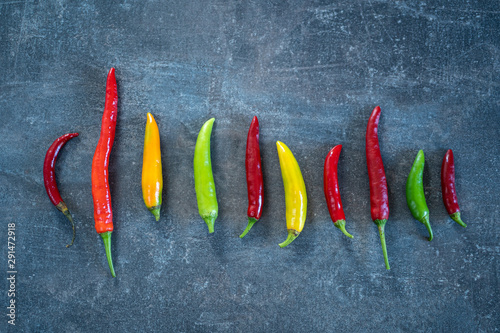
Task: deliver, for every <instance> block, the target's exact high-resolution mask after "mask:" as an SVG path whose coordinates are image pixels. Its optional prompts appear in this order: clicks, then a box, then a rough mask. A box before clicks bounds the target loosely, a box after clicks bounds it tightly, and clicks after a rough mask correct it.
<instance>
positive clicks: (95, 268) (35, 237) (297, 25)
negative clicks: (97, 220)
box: [0, 0, 500, 332]
mask: <svg viewBox="0 0 500 333" xmlns="http://www.w3.org/2000/svg"><path fill="white" fill-rule="evenodd" d="M499 34H500V3H499V2H498V1H481V2H476V1H461V0H456V1H419V2H416V1H391V0H380V1H377V0H372V1H369V0H367V1H364V0H348V1H336V2H329V1H319V0H318V1H307V2H302V1H281V0H267V1H244V0H241V1H217V0H209V1H184V0H174V1H159V0H156V1H140V0H129V1H127V0H124V1H106V2H104V1H90V0H89V1H76V2H75V1H65V0H59V1H53V0H43V1H39V0H34V1H12V0H2V1H0V112H1V124H0V138H1V139H0V140H1V142H0V156H1V158H0V188H1V191H0V216H1V218H0V219H1V221H2V227H1V230H0V245H1V248H2V255H1V259H0V267H1V270H3V271H4V273H2V274H1V275H3V276H5V275H6V271H7V260H6V258H7V246H6V244H7V226H6V224H7V223H10V222H15V223H16V259H17V261H16V268H17V271H18V275H17V295H16V302H17V303H16V305H17V321H16V326H15V327H12V326H10V325H7V319H8V318H7V317H6V316H5V314H6V313H7V310H6V309H5V308H6V306H7V302H8V299H7V295H6V292H2V293H1V296H0V302H1V306H0V308H1V309H3V310H1V311H0V312H1V315H0V322H1V323H0V331H2V332H7V331H8V332H14V331H16V332H17V331H19V332H21V331H24V332H97V331H103V332H127V331H129V332H141V331H143V332H146V331H157V332H158V331H163V332H334V331H335V332H369V331H382V332H394V331H411V332H438V331H439V332H459V331H460V332H495V331H498V330H500V315H499V313H500V306H499V304H500V303H499V299H500V283H499V272H500V266H499V263H500V261H499V258H500V231H499V230H500V229H499V228H498V223H499V222H500V220H499V216H500V202H499V196H498V188H499V187H500V182H499V180H498V176H499V168H498V165H499V162H500V160H499V157H498V156H499V154H500V145H499V139H498V138H499V136H500V123H499V121H500V111H499V108H500V89H499V88H500V38H499ZM111 66H115V67H116V73H117V80H118V90H119V98H120V99H119V116H118V125H117V134H116V141H115V147H114V149H113V152H112V154H111V162H110V165H111V166H110V179H111V186H112V188H111V190H112V198H113V208H114V221H115V232H114V233H113V246H112V251H113V256H114V263H115V269H116V273H117V277H116V278H115V279H112V278H111V277H110V274H109V270H108V266H107V264H106V258H105V255H104V248H103V245H102V241H101V239H100V237H99V236H98V235H97V234H96V232H95V230H94V227H93V223H94V222H93V206H92V197H91V186H90V172H91V160H92V156H93V153H94V150H95V146H96V143H97V139H98V135H99V131H100V124H101V115H102V111H103V105H104V91H105V81H106V74H107V71H108V70H109V68H110V67H111ZM376 105H381V107H382V118H381V123H380V143H381V147H382V157H383V159H384V163H385V170H386V173H387V178H388V184H389V189H390V193H389V198H390V209H391V216H390V219H389V222H388V224H387V228H386V231H387V243H388V252H389V259H390V262H391V266H392V269H391V270H390V271H386V270H385V268H384V263H383V258H382V251H381V248H380V243H379V238H378V233H377V230H376V227H375V225H374V224H373V223H372V222H371V219H370V208H369V190H368V177H367V172H366V161H365V154H364V149H365V146H364V135H365V128H366V123H367V119H368V116H369V114H370V112H371V110H372V109H373V107H374V106H376ZM148 111H149V112H152V113H153V114H154V115H155V117H156V119H157V122H158V124H159V128H160V134H161V141H162V157H163V168H164V175H165V190H164V202H163V208H162V218H161V220H160V222H158V223H155V222H154V220H153V216H152V215H151V214H149V212H148V211H147V210H146V208H145V206H144V203H143V201H142V196H141V187H140V177H141V167H142V145H143V136H144V125H145V119H146V118H145V115H146V112H148ZM253 115H257V116H258V117H259V119H260V123H261V150H262V159H263V170H264V180H265V205H264V213H263V218H262V219H261V221H260V222H259V224H257V225H255V226H254V228H253V229H252V231H251V232H250V233H249V234H248V236H247V237H246V238H245V239H243V240H241V239H239V238H238V235H239V234H240V233H241V232H242V231H243V229H244V228H245V225H246V206H247V194H246V182H245V169H244V157H245V152H244V149H245V141H246V134H247V130H248V126H249V125H250V121H251V118H252V117H253ZM209 117H215V118H216V122H215V127H214V131H213V135H212V160H213V165H214V176H215V181H216V187H217V195H218V200H219V207H220V210H219V216H220V217H219V218H218V219H217V221H216V226H215V230H216V231H215V234H214V235H208V234H207V227H206V225H205V224H204V223H203V221H202V220H201V218H200V217H199V216H198V210H197V205H196V198H195V192H194V181H193V176H192V157H193V151H194V145H195V140H196V136H197V133H198V131H199V129H200V127H201V125H202V124H203V122H204V121H205V120H207V119H208V118H209ZM72 131H78V132H80V137H79V138H76V139H73V140H72V141H70V142H69V143H68V144H67V145H66V147H65V148H64V149H63V151H62V153H61V155H60V158H59V161H58V165H57V168H56V172H57V176H58V183H59V186H60V191H61V194H62V197H63V198H64V199H65V201H66V203H67V204H68V206H69V208H70V210H71V212H72V213H73V215H74V219H75V221H76V224H77V238H76V242H75V245H74V246H73V247H71V248H69V249H66V248H65V247H64V245H65V244H67V242H68V241H69V240H70V237H71V228H70V226H69V224H68V222H67V221H66V220H65V218H64V216H63V215H62V214H60V213H59V212H58V211H57V210H56V209H55V208H54V207H53V206H52V205H51V203H50V202H49V199H48V198H47V195H46V193H45V190H44V187H43V178H42V163H43V159H44V156H45V152H46V149H47V148H48V147H49V145H50V144H51V143H52V141H53V140H54V139H55V138H56V137H58V136H60V135H62V134H63V133H67V132H72ZM276 140H281V141H283V142H285V143H286V144H287V145H288V146H289V147H290V148H291V150H292V151H293V152H294V154H295V156H296V158H297V160H298V162H299V165H300V167H301V169H302V172H303V175H304V178H305V183H306V187H307V191H308V198H309V205H308V215H307V221H306V226H305V228H304V230H303V233H302V234H301V236H300V237H299V238H298V239H297V240H296V241H295V242H294V243H293V244H292V245H290V246H289V247H288V248H286V249H280V248H279V247H278V245H277V244H278V243H279V242H281V241H283V240H284V239H285V237H286V230H285V206H284V204H285V203H284V193H283V185H282V180H281V174H280V170H279V161H278V156H277V153H276V147H275V141H276ZM336 144H343V146H344V149H343V151H342V154H341V158H340V164H339V173H340V186H341V194H342V199H343V203H344V207H345V212H346V215H347V229H348V230H349V231H350V232H351V233H352V234H353V235H354V237H355V238H354V239H353V240H350V239H347V238H346V237H345V236H343V235H342V234H341V232H340V231H339V230H337V229H336V228H334V227H333V225H332V223H331V221H330V217H329V215H328V211H327V207H326V204H325V199H324V195H323V189H322V173H323V163H324V158H325V156H326V154H327V152H328V150H329V149H330V148H331V147H332V146H333V145H336ZM448 148H452V149H453V150H454V152H455V163H456V168H457V189H458V194H459V200H460V204H461V209H462V211H463V218H464V220H465V221H466V223H468V225H469V227H468V228H467V229H463V228H461V227H460V226H458V225H457V224H455V223H454V222H452V221H451V219H449V218H448V216H447V213H446V211H445V208H444V206H443V204H442V199H441V189H440V165H441V160H442V158H443V156H444V153H445V152H446V150H447V149H448ZM419 149H423V150H424V151H425V154H426V168H425V173H424V177H425V179H424V183H425V193H426V197H427V202H428V205H429V208H430V210H431V223H432V226H433V229H434V233H435V239H434V240H433V241H432V242H428V241H427V240H426V236H427V234H426V230H425V228H424V226H423V225H422V224H420V223H418V222H417V221H415V220H414V219H413V218H412V216H411V214H410V212H409V210H408V208H407V206H406V200H405V194H404V188H405V182H406V176H407V174H408V172H409V170H410V167H411V164H412V162H413V159H414V157H415V155H416V153H417V151H418V150H419ZM7 287H8V285H7V282H6V280H5V279H4V283H3V284H2V288H7Z"/></svg>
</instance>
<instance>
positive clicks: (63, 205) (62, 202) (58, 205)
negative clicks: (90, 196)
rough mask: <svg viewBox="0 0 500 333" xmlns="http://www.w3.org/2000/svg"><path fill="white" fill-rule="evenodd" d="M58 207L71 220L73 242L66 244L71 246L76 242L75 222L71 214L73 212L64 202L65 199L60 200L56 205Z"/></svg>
mask: <svg viewBox="0 0 500 333" xmlns="http://www.w3.org/2000/svg"><path fill="white" fill-rule="evenodd" d="M56 208H57V209H59V210H60V211H61V212H62V213H63V214H64V216H66V217H67V218H68V220H69V221H70V222H71V227H72V228H73V238H72V239H71V243H70V244H68V245H66V247H70V246H71V245H73V243H74V242H75V222H73V217H72V216H71V213H70V212H69V209H68V207H67V206H66V204H65V203H64V201H61V202H59V203H58V204H57V205H56Z"/></svg>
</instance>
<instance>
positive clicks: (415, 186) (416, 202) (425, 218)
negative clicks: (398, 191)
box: [406, 150, 433, 241]
mask: <svg viewBox="0 0 500 333" xmlns="http://www.w3.org/2000/svg"><path fill="white" fill-rule="evenodd" d="M424 164H425V157H424V151H423V150H419V152H418V154H417V157H415V161H414V162H413V166H412V167H411V170H410V174H409V175H408V179H407V180H406V203H407V204H408V207H409V208H410V211H411V214H412V215H413V217H414V218H415V219H416V220H417V221H420V222H422V223H423V224H424V225H425V227H426V228H427V230H428V231H429V241H431V240H432V238H433V234H432V228H431V224H430V222H429V208H427V202H426V201H425V195H424V184H423V175H424Z"/></svg>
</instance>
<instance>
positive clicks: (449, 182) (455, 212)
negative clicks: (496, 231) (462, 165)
mask: <svg viewBox="0 0 500 333" xmlns="http://www.w3.org/2000/svg"><path fill="white" fill-rule="evenodd" d="M441 191H442V193H443V203H444V206H445V207H446V211H447V212H448V214H449V215H450V217H451V219H452V220H453V221H455V222H457V223H458V224H459V225H461V226H462V227H464V228H465V227H467V224H465V223H464V222H463V221H462V218H461V217H460V207H459V206H458V201H457V190H456V188H455V161H454V158H453V151H452V150H451V149H448V151H447V152H446V154H445V155H444V158H443V163H442V164H441Z"/></svg>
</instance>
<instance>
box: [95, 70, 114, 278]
mask: <svg viewBox="0 0 500 333" xmlns="http://www.w3.org/2000/svg"><path fill="white" fill-rule="evenodd" d="M117 115H118V89H117V86H116V77H115V69H114V68H111V69H110V70H109V73H108V79H107V81H106V101H105V103H104V112H103V114H102V124H101V135H100V137H99V141H98V143H97V147H96V149H95V153H94V158H93V159H92V198H93V201H94V221H95V229H96V231H97V233H98V234H99V235H100V236H101V238H102V240H103V242H104V249H105V251H106V258H107V260H108V265H109V269H110V271H111V275H112V276H113V277H115V276H116V274H115V269H114V267H113V260H112V257H111V233H112V232H113V210H112V208H111V192H110V190H109V179H108V175H109V171H108V167H109V155H110V154H111V149H112V148H113V142H114V141H115V130H116V117H117Z"/></svg>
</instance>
